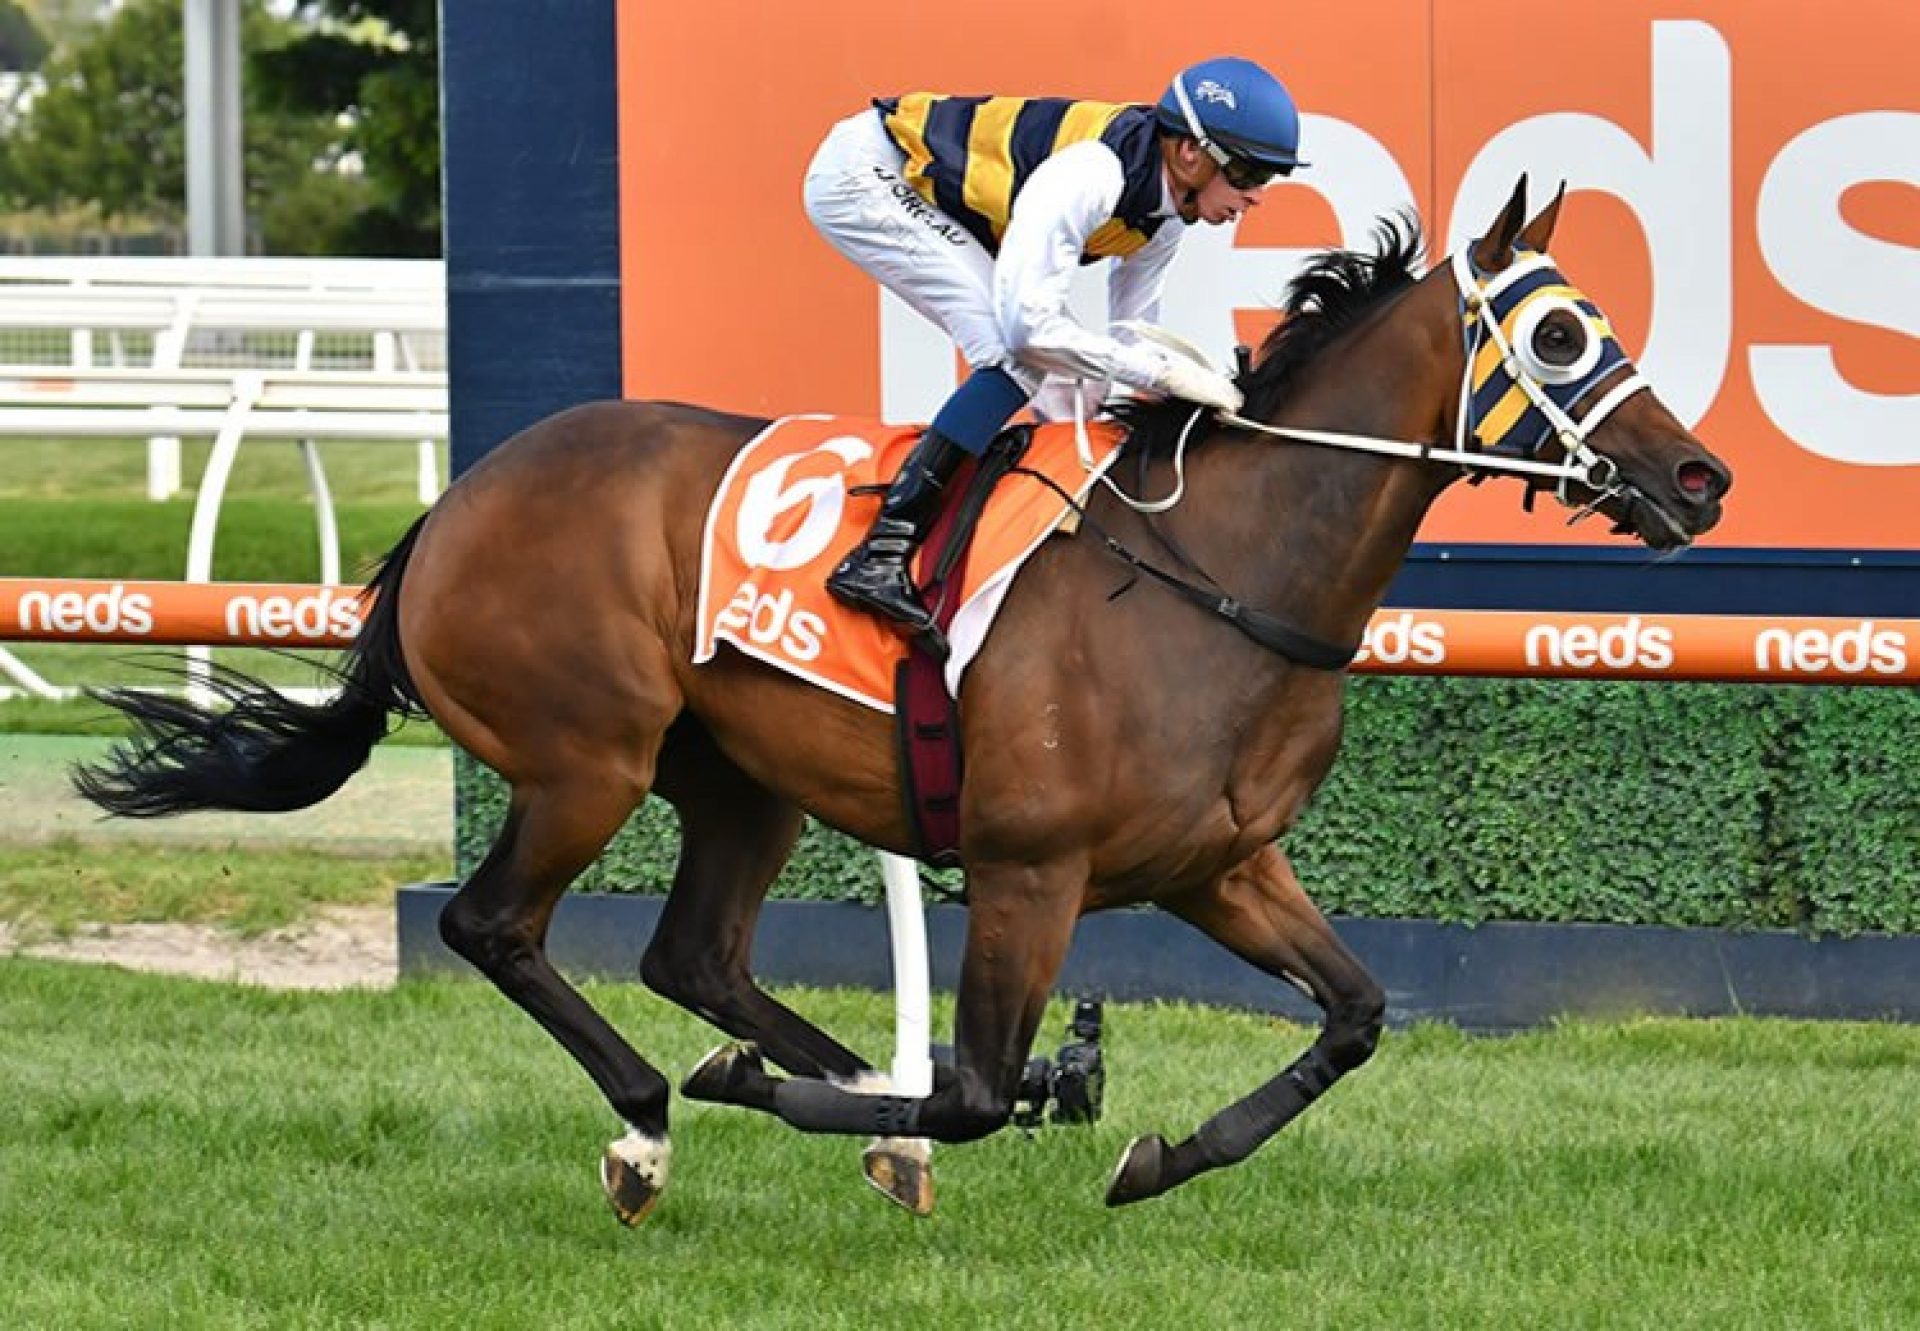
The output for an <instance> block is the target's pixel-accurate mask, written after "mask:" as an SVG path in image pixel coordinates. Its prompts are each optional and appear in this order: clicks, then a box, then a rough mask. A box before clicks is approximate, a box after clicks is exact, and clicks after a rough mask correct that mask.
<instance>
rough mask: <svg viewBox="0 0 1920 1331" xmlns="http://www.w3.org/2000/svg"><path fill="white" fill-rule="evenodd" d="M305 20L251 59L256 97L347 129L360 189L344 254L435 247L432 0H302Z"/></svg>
mask: <svg viewBox="0 0 1920 1331" xmlns="http://www.w3.org/2000/svg"><path fill="white" fill-rule="evenodd" d="M300 12H301V14H302V15H303V16H304V17H305V18H306V19H308V20H309V25H308V26H306V27H305V28H303V29H302V31H301V32H300V35H299V36H298V37H297V38H295V39H294V40H292V41H289V42H287V43H286V44H284V45H283V46H281V47H279V48H278V49H276V50H274V51H271V52H267V53H263V54H262V55H261V56H260V57H258V58H257V59H256V60H255V61H254V71H255V73H256V74H257V76H258V79H259V82H260V83H261V86H262V88H263V96H265V97H267V98H268V99H270V100H271V101H272V103H273V104H274V105H276V106H280V107H283V108H286V109H287V110H289V111H293V112H297V113H301V114H306V115H313V116H319V117H322V118H324V119H326V120H327V121H328V122H329V123H336V124H341V125H344V126H345V130H344V133H343V134H342V136H341V138H340V141H339V144H338V149H339V151H341V152H351V153H355V154H357V155H358V156H359V158H360V161H361V164H362V167H363V169H364V172H365V177H364V185H365V191H364V193H363V195H362V196H361V197H360V198H359V200H358V201H357V206H356V208H355V210H354V212H353V214H352V216H351V217H350V218H348V219H347V220H346V222H345V223H344V225H343V226H342V228H341V231H340V235H339V237H338V243H339V245H340V248H341V250H342V252H345V253H354V254H380V255H392V256H416V257H430V256H433V255H437V254H438V253H439V252H440V69H439V60H440V58H439V49H438V38H439V29H438V20H437V10H436V6H435V5H434V4H433V3H432V0H306V2H305V3H303V4H301V5H300Z"/></svg>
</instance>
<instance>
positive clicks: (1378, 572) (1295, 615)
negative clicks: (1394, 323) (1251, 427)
mask: <svg viewBox="0 0 1920 1331" xmlns="http://www.w3.org/2000/svg"><path fill="white" fill-rule="evenodd" d="M1282 423H1283V424H1285V423H1296V422H1293V421H1290V420H1288V419H1287V418H1284V417H1283V421H1282ZM1316 425H1318V426H1319V428H1338V429H1341V430H1343V431H1349V432H1353V433H1364V434H1373V435H1377V436H1380V437H1383V438H1394V439H1409V438H1414V437H1417V435H1416V434H1415V433H1411V432H1409V431H1410V429H1412V428H1414V427H1410V426H1409V425H1408V423H1407V422H1406V421H1404V420H1393V419H1391V418H1390V416H1389V414H1388V413H1386V412H1379V413H1371V414H1369V417H1368V419H1355V420H1349V421H1345V422H1342V423H1341V424H1339V425H1338V426H1335V427H1328V426H1325V425H1319V423H1318V422H1316ZM1229 448H1230V450H1231V456H1223V457H1222V459H1221V461H1222V463H1223V464H1225V465H1221V466H1219V467H1216V468H1214V469H1212V473H1211V474H1210V475H1209V477H1208V480H1209V482H1210V484H1209V486H1208V489H1210V490H1212V491H1213V492H1214V493H1212V494H1205V495H1203V496H1201V497H1202V498H1203V503H1201V504H1195V505H1193V511H1194V512H1195V513H1198V512H1201V511H1205V512H1206V513H1207V515H1208V516H1207V518H1206V519H1205V521H1204V524H1203V526H1204V529H1206V530H1209V531H1213V532H1215V533H1216V534H1215V535H1213V536H1210V537H1200V538H1198V539H1200V540H1201V541H1202V542H1203V543H1204V544H1205V545H1206V546H1208V547H1210V548H1209V549H1208V550H1207V553H1206V555H1202V556H1200V562H1201V563H1202V564H1203V565H1205V566H1206V567H1207V568H1208V569H1209V570H1210V571H1212V572H1214V573H1215V574H1216V575H1218V576H1222V578H1223V581H1224V582H1225V584H1226V585H1227V587H1228V588H1229V590H1231V591H1232V593H1233V594H1234V595H1235V596H1237V597H1239V598H1240V599H1242V600H1244V601H1245V602H1246V603H1247V604H1249V605H1253V606H1257V607H1258V608H1259V609H1261V610H1264V611H1266V612H1267V613H1269V614H1273V615H1278V616H1279V617H1280V618H1282V619H1284V620H1286V621H1287V622H1289V623H1291V624H1293V625H1294V626H1296V627H1298V628H1300V629H1302V630H1304V631H1306V632H1308V633H1312V634H1314V635H1315V636H1316V637H1319V638H1322V639H1324V640H1325V641H1328V642H1333V643H1339V644H1352V643H1355V642H1358V641H1359V639H1360V635H1361V633H1362V632H1364V630H1365V628H1366V624H1367V621H1368V619H1369V618H1370V617H1371V616H1372V614H1373V612H1374V611H1375V610H1376V609H1378V608H1379V605H1380V602H1381V600H1382V599H1383V598H1384V597H1385V596H1386V592H1387V587H1388V584H1389V583H1390V582H1391V581H1392V580H1393V577H1394V574H1395V573H1396V572H1398V571H1399V569H1400V566H1401V564H1403V563H1404V562H1405V560H1406V557H1407V552H1408V550H1409V549H1410V548H1411V547H1412V544H1413V538H1414V534H1415V533H1416V532H1417V531H1418V530H1419V528H1420V523H1421V521H1422V520H1423V519H1424V518H1425V516H1426V513H1427V510H1428V508H1429V507H1431V505H1432V503H1433V501H1434V499H1435V497H1436V496H1437V495H1438V494H1439V493H1440V491H1441V490H1442V489H1444V488H1445V484H1446V481H1445V479H1444V478H1439V477H1436V476H1435V475H1434V474H1433V473H1432V472H1431V470H1430V469H1424V468H1420V467H1417V466H1415V465H1414V464H1412V463H1408V462H1404V461H1398V460H1395V459H1391V458H1384V457H1379V456H1377V455H1372V454H1366V453H1359V452H1353V451H1348V450H1345V449H1337V448H1331V447H1327V446H1324V445H1318V444H1307V443H1299V442H1290V441H1287V440H1281V439H1269V438H1259V439H1257V440H1247V441H1246V442H1240V441H1235V442H1233V443H1232V444H1230V445H1229ZM1227 452H1228V450H1222V453H1223V454H1226V453H1227ZM1215 514H1220V515H1222V516H1221V517H1220V518H1219V519H1218V520H1217V521H1216V519H1215V518H1214V516H1213V515H1215ZM1216 566H1217V567H1216ZM1223 570H1227V571H1230V576H1228V575H1227V573H1223Z"/></svg>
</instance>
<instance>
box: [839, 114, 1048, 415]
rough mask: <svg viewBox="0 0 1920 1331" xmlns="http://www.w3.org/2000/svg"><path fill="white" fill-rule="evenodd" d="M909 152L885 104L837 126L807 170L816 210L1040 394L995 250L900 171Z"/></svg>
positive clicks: (918, 303)
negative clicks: (998, 297)
mask: <svg viewBox="0 0 1920 1331" xmlns="http://www.w3.org/2000/svg"><path fill="white" fill-rule="evenodd" d="M905 163H906V154H905V153H903V152H901V151H900V148H899V145H897V144H896V143H894V141H893V139H892V138H891V137H890V136H889V135H888V134H887V131H886V127H885V126H884V125H882V124H881V123H880V113H879V112H878V111H871V110H869V111H862V112H860V113H859V114H858V115H854V116H849V117H848V118H847V119H845V120H843V121H841V122H840V123H839V124H837V125H835V126H834V127H833V129H832V130H831V131H830V132H829V133H828V135H827V137H826V141H825V142H823V143H822V144H821V145H820V150H819V151H818V152H817V153H815V154H814V158H813V163H812V165H811V166H809V167H808V168H807V181H806V190H805V199H806V207H807V216H808V217H809V218H811V219H812V221H813V224H814V225H815V226H816V227H818V228H819V229H820V233H821V234H822V235H824V236H825V237H826V238H827V239H828V240H829V241H831V242H832V244H833V247H834V248H835V249H837V250H839V251H840V252H841V253H842V254H844V255H846V256H847V257H848V258H849V259H851V260H853V261H854V262H855V263H856V264H858V265H860V267H861V269H862V270H864V271H865V272H866V273H868V274H869V275H870V276H871V277H873V278H874V280H875V281H877V282H879V283H880V284H881V285H882V286H884V287H886V288H887V290H889V291H891V292H893V293H894V294H895V295H897V296H899V297H900V298H901V299H902V300H904V301H906V302H907V304H909V305H911V306H912V307H913V308H914V309H915V310H916V311H918V312H919V313H920V314H921V315H923V316H924V317H926V318H927V319H929V320H931V321H932V322H933V323H934V325H935V326H937V327H939V328H940V329H942V330H944V331H945V332H946V334H947V336H948V337H951V338H952V339H953V340H954V343H955V344H956V345H957V346H958V347H959V348H960V354H961V355H962V356H965V357H966V360H967V364H968V365H969V366H971V367H972V368H974V369H976V370H980V369H989V368H992V367H994V366H998V367H1000V368H1001V369H1004V370H1006V371H1007V373H1009V374H1011V375H1012V376H1013V377H1014V379H1015V380H1017V381H1018V382H1019V384H1020V386H1021V387H1022V388H1025V389H1026V390H1027V392H1028V393H1030V394H1031V393H1033V392H1034V391H1036V390H1037V389H1038V388H1039V387H1040V382H1041V379H1042V378H1043V376H1042V375H1041V374H1040V373H1039V372H1037V371H1035V370H1033V369H1030V368H1028V367H1026V366H1023V365H1018V364H1016V363H1015V361H1014V359H1013V356H1012V354H1011V353H1009V352H1008V350H1007V346H1006V342H1005V341H1004V340H1003V339H1002V338H1001V336H1000V324H999V320H998V319H997V318H995V316H994V309H993V256H992V255H991V254H989V253H987V251H986V247H985V246H983V245H981V243H980V242H979V241H977V240H975V239H974V238H973V237H972V236H971V235H970V234H968V232H967V229H966V228H965V227H963V226H961V225H960V224H959V223H958V222H956V221H954V220H953V218H951V217H949V216H947V214H946V213H944V212H942V211H941V210H940V209H938V208H936V207H934V206H933V205H932V204H930V203H928V202H927V201H926V200H925V199H923V198H921V197H920V195H919V193H918V192H917V191H916V190H915V189H914V188H913V186H911V185H909V184H908V183H907V182H906V179H905V178H904V177H903V176H902V175H901V174H900V172H901V168H902V166H904V165H905Z"/></svg>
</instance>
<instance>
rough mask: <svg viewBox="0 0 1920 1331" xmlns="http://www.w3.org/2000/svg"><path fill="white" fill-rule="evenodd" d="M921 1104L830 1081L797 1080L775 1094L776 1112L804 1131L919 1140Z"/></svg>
mask: <svg viewBox="0 0 1920 1331" xmlns="http://www.w3.org/2000/svg"><path fill="white" fill-rule="evenodd" d="M920 1103H921V1102H920V1101H918V1100H913V1099H909V1098H907V1097H906V1096H904V1095H859V1094H857V1093H855V1092H853V1091H845V1090H842V1089H841V1088H840V1087H838V1086H835V1085H833V1084H832V1083H831V1082H824V1081H814V1080H812V1079H811V1078H801V1077H796V1078H794V1079H793V1080H791V1081H783V1082H781V1083H780V1086H779V1089H778V1090H776V1091H775V1092H774V1093H773V1108H774V1112H775V1113H777V1114H779V1115H780V1117H781V1118H783V1119H785V1120H786V1121H787V1122H788V1123H790V1124H792V1125H793V1126H794V1127H796V1128H798V1129H800V1130H801V1131H802V1132H837V1133H842V1134H845V1135H847V1136H854V1137H857V1136H863V1135H864V1136H874V1137H918V1136H920V1135H921V1133H920V1132H919V1126H920Z"/></svg>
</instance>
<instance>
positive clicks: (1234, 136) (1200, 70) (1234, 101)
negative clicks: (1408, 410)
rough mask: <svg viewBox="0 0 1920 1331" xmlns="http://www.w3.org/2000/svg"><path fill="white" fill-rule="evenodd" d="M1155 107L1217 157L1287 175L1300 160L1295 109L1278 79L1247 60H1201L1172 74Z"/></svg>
mask: <svg viewBox="0 0 1920 1331" xmlns="http://www.w3.org/2000/svg"><path fill="white" fill-rule="evenodd" d="M1155 113H1156V115H1157V118H1158V119H1159V121H1160V123H1161V125H1163V126H1164V127H1166V128H1167V129H1169V130H1172V131H1173V132H1174V133H1176V134H1186V135H1190V136H1191V137H1193V138H1194V139H1197V140H1198V141H1199V143H1200V146H1201V147H1202V148H1204V149H1206V150H1207V153H1208V154H1209V155H1210V156H1211V157H1213V159H1214V160H1215V161H1216V162H1219V163H1220V164H1221V165H1222V166H1224V165H1226V159H1227V158H1238V159H1239V160H1240V161H1243V162H1250V163H1253V164H1254V165H1256V166H1259V167H1263V168H1265V169H1266V170H1268V171H1271V172H1272V173H1274V174H1275V175H1286V174H1287V173H1288V172H1290V171H1292V170H1293V169H1294V168H1295V167H1299V166H1305V165H1306V163H1305V162H1303V161H1301V160H1300V155H1299V154H1300V113H1299V111H1298V110H1296V109H1295V108H1294V105H1293V96H1292V94H1291V93H1289V92H1288V91H1287V90H1286V88H1285V87H1284V86H1283V85H1282V84H1281V82H1280V80H1279V79H1276V78H1275V77H1274V76H1273V75H1271V74H1269V73H1267V71H1266V70H1264V69H1262V68H1260V66H1258V65H1256V64H1254V63H1253V61H1251V60H1242V59H1240V58H1239V57H1238V56H1222V57H1220V58H1219V59H1216V60H1202V61H1201V62H1200V63H1199V64H1197V65H1192V66H1190V67H1188V68H1186V69H1183V70H1181V71H1180V72H1179V73H1178V74H1175V75H1174V76H1173V82H1172V84H1170V85H1169V86H1168V88H1167V91H1166V92H1165V94H1163V95H1162V96H1161V98H1160V104H1159V105H1158V106H1157V107H1156V108H1155Z"/></svg>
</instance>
